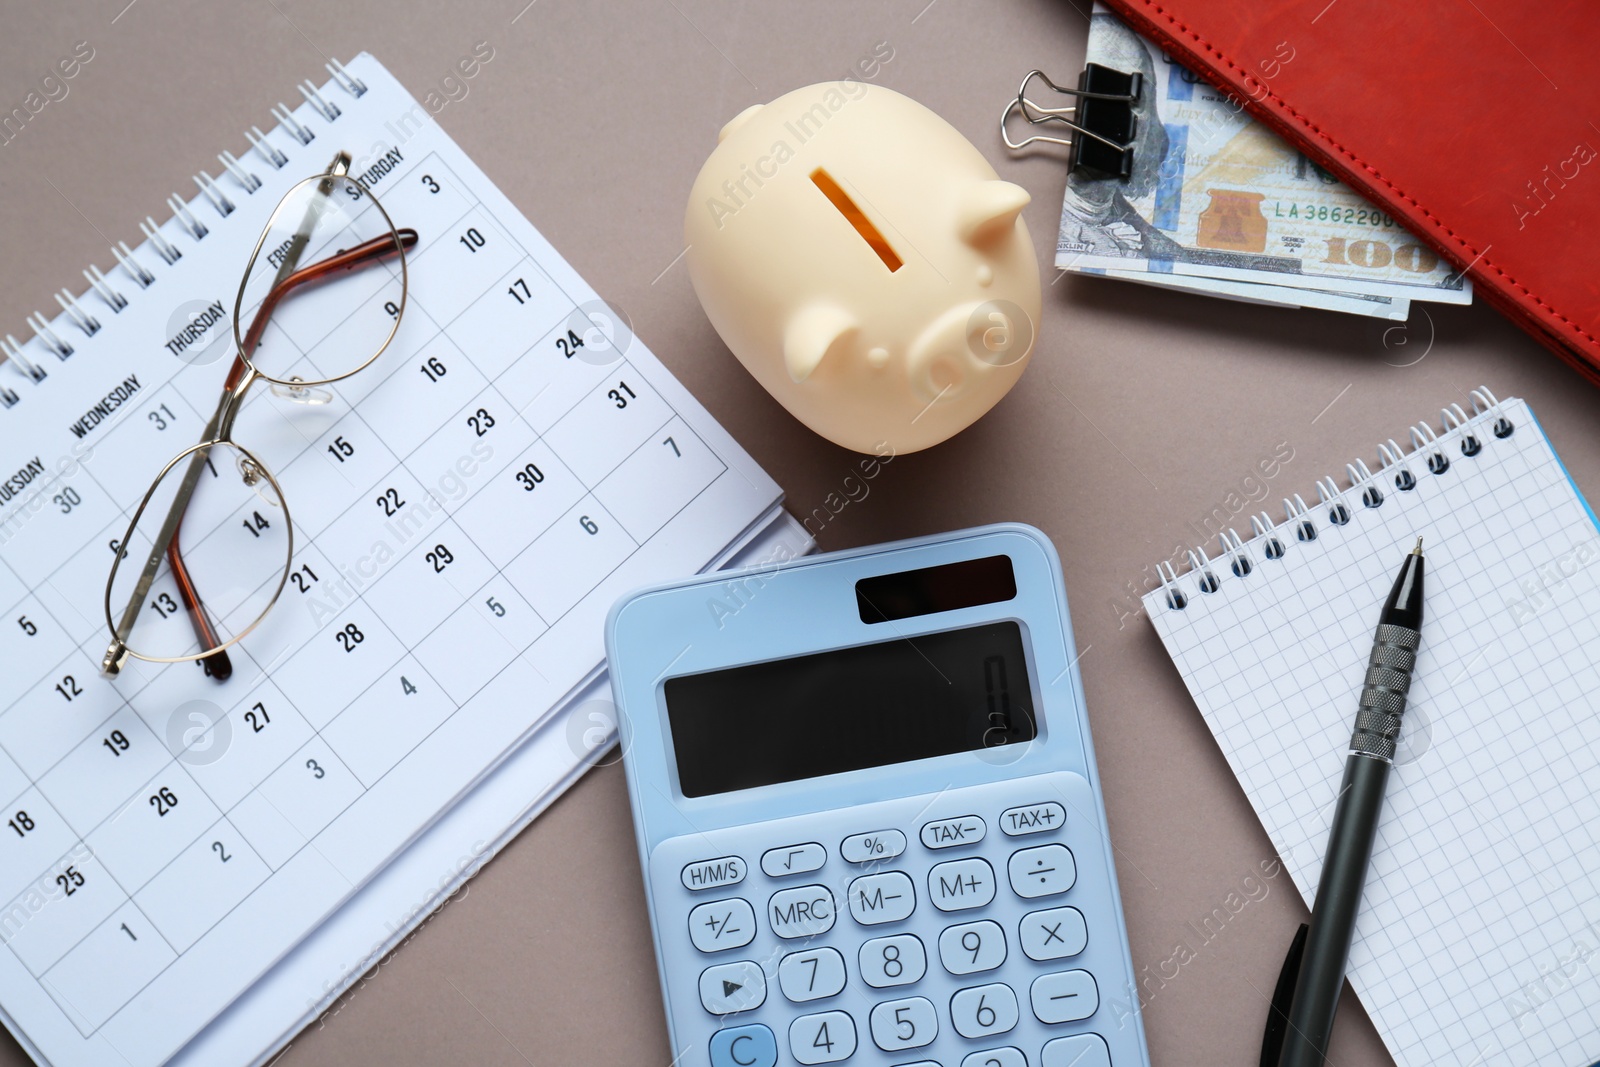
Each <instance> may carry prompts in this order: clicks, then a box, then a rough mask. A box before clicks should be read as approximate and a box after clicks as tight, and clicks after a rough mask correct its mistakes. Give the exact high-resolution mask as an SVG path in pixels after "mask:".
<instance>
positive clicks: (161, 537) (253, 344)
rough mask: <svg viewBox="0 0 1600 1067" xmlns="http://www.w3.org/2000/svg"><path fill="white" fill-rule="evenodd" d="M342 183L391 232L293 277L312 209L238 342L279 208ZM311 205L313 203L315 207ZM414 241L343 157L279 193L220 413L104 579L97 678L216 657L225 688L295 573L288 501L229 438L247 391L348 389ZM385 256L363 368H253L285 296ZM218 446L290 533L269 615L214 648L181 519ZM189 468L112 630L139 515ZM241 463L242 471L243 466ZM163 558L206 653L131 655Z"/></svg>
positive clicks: (393, 330)
mask: <svg viewBox="0 0 1600 1067" xmlns="http://www.w3.org/2000/svg"><path fill="white" fill-rule="evenodd" d="M339 179H343V180H346V181H349V182H350V183H352V184H353V185H354V186H355V187H356V188H358V189H359V190H361V193H362V195H364V196H366V197H367V198H368V199H369V200H370V201H371V202H372V205H373V206H374V207H376V208H377V209H378V212H379V214H380V215H382V216H383V220H384V222H385V224H386V225H387V226H388V230H389V234H388V236H387V237H383V236H380V237H375V238H373V239H371V240H369V241H365V242H362V243H361V244H360V245H357V246H356V247H355V248H351V249H345V250H341V251H339V252H337V253H335V254H334V255H332V256H329V257H327V258H326V259H322V260H319V261H317V262H315V263H312V264H311V265H310V266H307V267H301V268H299V269H298V270H297V269H295V268H296V267H297V265H298V263H299V258H300V255H301V254H302V253H303V252H304V249H305V244H306V241H307V240H308V239H309V236H310V234H309V230H310V228H311V226H313V225H314V223H315V208H314V207H313V209H312V210H310V211H308V212H307V216H306V219H305V220H304V221H303V222H302V223H301V226H300V229H299V230H298V231H296V235H295V238H294V239H292V241H291V245H290V248H289V249H288V251H287V252H286V254H285V256H284V260H283V262H282V264H280V266H279V269H278V274H277V276H276V278H275V279H274V280H273V283H272V286H271V288H269V289H268V290H267V292H266V294H265V295H264V296H263V297H262V299H261V306H260V308H259V309H258V310H257V312H256V315H255V317H254V318H253V319H252V320H251V323H250V327H249V329H247V330H246V331H244V333H243V334H241V333H240V319H241V313H242V311H243V307H244V299H245V290H246V288H247V287H248V285H249V283H250V277H251V273H252V272H253V270H254V268H255V265H256V260H257V259H258V258H259V257H260V255H261V249H262V248H263V247H264V246H265V244H266V241H267V236H268V235H269V234H270V233H272V229H273V223H274V222H275V221H276V220H277V218H278V214H279V212H281V211H282V210H283V208H284V205H285V204H287V203H288V202H289V200H290V198H291V197H293V196H294V195H295V194H296V193H297V192H298V191H299V190H300V189H301V188H302V187H304V186H307V185H311V184H314V183H322V184H323V185H324V188H323V189H322V190H321V195H323V196H324V197H329V196H331V195H332V187H333V184H334V182H335V181H336V180H339ZM313 204H315V201H314V202H313ZM416 242H417V233H416V231H415V230H412V229H404V230H402V229H399V228H397V227H396V226H395V224H394V220H393V219H392V218H391V217H390V216H389V212H388V209H386V208H385V207H384V206H383V204H382V203H381V202H380V201H379V200H378V197H377V195H376V194H375V193H373V192H372V190H371V189H369V188H368V187H367V185H366V183H365V182H363V181H362V180H361V179H360V178H357V177H353V176H351V174H350V154H349V153H348V152H343V151H341V152H339V153H337V154H336V155H335V156H334V158H333V162H332V163H330V164H329V166H328V169H327V170H325V171H323V172H322V173H320V174H314V175H311V176H309V177H306V178H303V179H301V180H300V181H298V182H296V183H295V184H294V185H292V186H290V187H289V189H288V190H287V191H285V192H284V194H283V197H282V198H281V199H280V200H279V201H278V204H277V206H275V207H274V208H273V209H272V213H271V214H270V215H268V217H267V223H266V225H265V226H264V227H262V230H261V236H260V237H258V238H257V239H256V244H255V248H254V249H252V250H251V253H250V259H249V260H248V262H247V263H246V265H245V270H244V275H243V277H242V278H241V279H240V281H239V291H238V294H237V295H236V296H235V298H234V304H233V339H234V345H235V353H234V360H233V365H232V367H231V368H230V369H229V371H228V377H227V378H226V379H225V380H224V382H223V392H222V397H221V399H220V400H218V402H217V407H216V410H215V411H214V412H213V414H212V416H211V419H210V421H209V422H208V423H207V424H206V429H205V432H204V437H203V439H202V440H201V441H200V442H199V443H198V444H194V445H191V446H189V447H188V448H185V449H184V450H182V451H181V452H179V453H178V454H177V455H176V456H173V457H172V459H170V460H168V461H167V463H166V465H165V466H163V467H162V468H161V471H160V472H159V473H158V474H157V475H156V476H155V478H154V479H153V480H152V481H151V483H150V488H149V489H147V490H146V491H145V494H144V497H143V499H142V500H140V502H139V506H138V508H137V509H135V511H134V513H133V518H132V519H131V520H130V521H129V523H128V529H127V532H126V533H125V534H124V535H123V539H122V540H121V541H120V542H118V549H117V552H116V556H115V558H114V559H113V561H112V564H111V573H110V574H109V575H108V576H107V578H106V590H105V597H104V610H105V621H106V627H107V629H109V630H110V631H111V643H110V644H109V645H108V646H107V648H106V653H105V656H104V657H103V658H102V660H101V663H100V670H101V673H102V674H104V675H106V676H107V677H114V676H116V675H117V674H118V673H120V671H121V670H122V667H123V666H124V665H125V664H126V662H127V659H128V657H129V656H132V657H133V658H135V659H139V660H143V661H145V662H147V663H192V662H195V661H199V660H208V659H215V660H216V663H214V664H208V665H207V666H208V672H207V673H209V674H211V675H212V676H213V677H216V678H217V679H218V680H219V681H225V680H226V679H227V678H228V676H229V675H231V674H232V670H233V668H232V664H231V661H229V659H228V657H227V649H229V648H231V647H232V646H234V645H235V644H238V643H239V641H241V640H243V639H244V638H245V637H247V636H248V635H249V634H250V633H252V632H253V631H254V630H255V629H256V628H257V627H258V626H260V625H261V623H262V622H263V621H264V620H265V619H266V617H267V616H268V615H269V614H271V612H272V609H273V608H274V607H276V606H277V603H278V599H279V598H280V597H281V596H282V595H283V590H284V587H285V586H286V585H287V584H288V582H289V574H290V572H291V571H292V570H293V564H294V522H293V519H292V517H291V515H290V512H289V502H288V500H287V498H286V497H285V496H284V492H283V487H282V486H281V485H280V484H279V483H278V479H277V477H276V476H274V475H273V473H272V471H271V470H270V469H269V468H268V467H267V465H266V464H265V463H263V462H262V461H261V460H260V459H259V458H258V457H257V456H256V455H255V454H254V453H253V452H251V451H250V450H249V449H247V448H245V447H244V446H243V445H241V444H239V443H238V442H237V441H235V440H234V439H233V423H234V419H235V418H236V417H237V416H238V413H239V411H240V409H241V408H242V407H243V405H244V401H245V398H246V396H247V395H248V393H249V391H250V388H251V387H252V386H253V385H255V383H256V382H258V381H266V382H268V383H270V384H271V385H273V386H279V387H282V388H283V389H286V390H288V391H289V392H288V395H289V396H290V398H291V399H296V400H299V399H302V398H303V397H304V396H305V394H306V393H307V392H308V391H309V390H311V389H313V388H317V387H320V386H325V385H332V384H333V383H335V382H340V381H344V380H345V379H347V378H350V377H353V376H354V375H356V374H359V373H361V372H362V371H364V370H366V369H367V368H368V367H370V366H371V365H372V364H373V363H374V362H376V361H377V359H378V357H379V356H381V355H383V353H384V352H385V351H386V350H387V349H388V347H389V345H390V343H391V342H392V341H393V340H394V338H395V335H396V334H397V333H398V332H399V330H400V322H401V320H402V319H403V318H404V316H405V308H406V300H407V297H408V294H409V292H410V284H409V274H408V269H407V265H406V249H407V248H409V247H412V246H414V245H415V244H416ZM390 253H397V254H398V255H399V259H400V299H399V302H398V304H397V309H396V310H395V312H394V315H393V319H394V321H393V323H391V324H390V327H389V333H388V336H386V337H385V338H384V340H383V343H382V344H381V345H379V346H378V348H377V349H376V351H374V352H373V353H372V355H370V356H369V357H368V358H367V359H366V360H365V361H363V362H362V363H361V364H359V365H358V366H356V367H354V368H352V369H350V370H348V371H345V372H344V373H342V374H337V375H334V376H332V377H328V378H320V379H316V380H313V381H305V380H302V379H299V378H279V377H276V376H274V375H271V374H268V373H266V372H265V371H263V370H261V369H260V368H258V367H257V366H256V365H255V363H254V362H253V360H252V356H253V355H254V354H255V349H256V348H257V347H258V346H259V345H260V343H261V337H262V335H263V334H264V333H265V332H266V327H267V324H268V320H269V319H270V318H271V316H272V312H273V311H274V310H275V309H276V308H277V306H278V304H279V303H280V302H281V301H282V300H283V298H284V297H285V296H287V295H289V293H290V292H292V291H293V290H294V289H296V288H297V287H299V286H301V285H303V284H306V283H309V282H314V281H317V280H319V279H322V278H324V277H326V276H328V275H330V274H332V273H333V272H334V271H337V270H340V269H346V270H348V269H353V268H355V267H357V266H361V265H366V264H368V263H370V262H376V261H377V260H378V258H379V257H381V256H383V255H386V254H390ZM274 391H276V390H274ZM218 445H227V446H230V447H232V448H233V449H235V450H237V451H238V453H239V455H240V457H241V458H242V460H243V462H242V463H241V464H240V474H241V476H242V477H243V478H244V481H245V484H246V485H248V486H251V487H254V486H255V485H257V484H258V481H257V478H265V479H266V481H267V483H268V484H269V485H270V486H271V487H272V491H273V493H274V494H275V495H276V497H277V501H278V504H279V506H280V507H281V508H282V509H283V521H284V523H285V525H286V533H287V546H286V549H285V557H284V567H283V570H282V572H281V573H280V574H279V576H278V584H277V587H276V588H275V589H274V590H273V593H272V597H271V599H270V600H268V602H267V605H266V607H264V608H262V610H261V612H260V614H258V615H257V616H256V618H255V619H254V620H253V621H252V622H251V623H250V625H248V626H246V627H244V628H243V629H242V630H240V631H239V632H238V633H236V634H234V635H233V636H232V637H230V638H229V639H228V640H226V641H220V642H219V641H218V640H217V636H218V635H217V634H216V633H215V631H214V630H213V629H212V625H211V621H210V619H209V617H208V616H207V613H206V608H205V604H204V602H203V601H202V600H201V599H200V594H199V592H198V591H197V590H196V589H195V588H194V582H193V579H192V578H191V577H190V575H189V573H188V568H187V566H186V565H185V564H184V562H183V556H182V553H181V549H180V547H179V544H180V542H179V537H178V534H179V530H180V528H181V526H182V523H183V518H184V516H185V514H187V512H188V508H189V503H190V501H191V500H192V498H193V496H194V493H195V490H196V488H197V486H198V481H199V474H200V469H201V468H202V467H203V466H204V465H205V463H206V462H208V461H209V459H210V452H211V449H213V448H215V447H216V446H218ZM185 460H189V461H190V467H189V470H188V471H186V472H185V474H184V477H183V478H182V479H181V480H180V482H179V485H178V491H177V493H176V494H175V496H174V499H173V501H172V504H171V505H170V507H169V509H168V512H167V516H166V518H165V520H164V521H163V523H162V526H161V530H160V531H159V532H158V533H157V535H156V538H155V541H154V542H153V543H152V545H151V549H150V554H149V558H148V559H147V560H146V561H145V565H144V571H143V573H141V574H140V576H139V579H138V581H137V582H136V583H135V584H134V591H133V595H132V596H131V597H130V599H129V601H128V604H127V606H126V607H125V608H124V609H123V618H122V622H121V623H120V624H118V623H116V622H114V621H113V615H112V610H111V598H112V589H113V586H114V585H115V583H116V580H117V573H118V570H119V569H120V568H121V566H122V563H123V561H124V560H125V559H126V558H127V555H128V552H127V549H126V547H125V546H126V545H127V544H128V542H129V540H131V539H132V537H133V534H134V531H135V530H137V529H138V527H139V521H140V519H142V518H143V517H144V513H145V510H146V509H147V508H148V507H149V506H150V502H151V500H152V498H153V497H154V496H155V493H156V490H157V489H158V488H160V486H161V483H162V482H163V481H164V480H165V479H166V477H167V475H168V474H169V473H171V472H172V470H173V469H174V468H175V467H177V466H178V465H179V464H181V463H183V462H184V461H185ZM246 464H248V467H247V466H246ZM163 556H165V557H166V558H167V559H168V561H169V564H170V567H171V570H172V573H173V577H174V580H175V581H176V582H177V583H178V591H179V594H180V596H181V597H182V598H183V601H184V608H185V610H186V612H187V613H188V615H189V618H190V621H191V623H192V624H193V626H194V628H195V631H196V636H197V637H198V638H199V640H200V643H201V644H202V645H203V646H204V645H208V644H209V645H210V646H211V647H208V648H202V650H201V651H200V652H197V653H195V654H193V655H184V656H150V655H145V654H142V653H140V652H137V651H135V650H134V649H132V648H130V647H129V646H128V644H127V639H128V637H130V636H131V635H132V630H133V625H134V622H135V621H136V619H137V616H138V613H139V611H140V610H141V609H142V605H143V601H144V598H145V595H146V594H148V593H149V591H150V586H151V585H152V584H153V583H154V582H155V577H156V572H157V571H159V570H160V568H161V559H162V557H163Z"/></svg>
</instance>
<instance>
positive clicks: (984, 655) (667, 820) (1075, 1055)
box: [606, 525, 1149, 1067]
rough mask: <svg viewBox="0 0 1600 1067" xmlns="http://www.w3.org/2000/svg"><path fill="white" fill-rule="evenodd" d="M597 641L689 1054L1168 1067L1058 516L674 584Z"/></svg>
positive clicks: (674, 1017)
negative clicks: (1156, 1057) (1163, 1066)
mask: <svg viewBox="0 0 1600 1067" xmlns="http://www.w3.org/2000/svg"><path fill="white" fill-rule="evenodd" d="M606 641H607V652H608V654H609V656H610V662H611V679H612V686H613V689H614V692H615V697H616V702H617V707H618V709H619V712H620V716H619V721H620V723H621V732H622V744H623V746H624V747H623V759H624V762H625V764H626V766H627V772H628V791H629V794H630V796H631V797H632V801H633V814H634V825H635V828H636V831H637V834H638V839H639V855H640V860H641V862H642V864H643V867H644V876H645V890H646V893H647V895H648V898H649V903H650V919H651V925H652V928H653V930H654V933H655V947H656V961H657V964H658V965H659V967H660V971H661V990H662V995H663V996H664V997H665V999H666V1007H667V1021H668V1024H669V1025H670V1027H671V1032H672V1042H673V1053H674V1055H675V1056H676V1059H675V1061H674V1062H675V1063H676V1064H680V1065H683V1067H776V1065H778V1064H783V1065H785V1067H787V1065H790V1064H818V1063H845V1062H849V1063H856V1064H873V1065H877V1064H884V1065H890V1064H893V1065H902V1064H904V1065H912V1064H914V1065H917V1067H1108V1065H1115V1067H1148V1064H1149V1053H1148V1051H1147V1049H1146V1047H1145V1039H1144V1031H1143V1028H1142V1026H1141V1023H1140V1018H1139V1014H1138V1004H1137V990H1136V988H1135V985H1134V976H1133V965H1132V962H1131V960H1130V957H1129V953H1128V935H1127V930H1126V928H1125V926H1124V924H1123V918H1122V909H1121V905H1120V903H1119V899H1118V896H1117V879H1116V873H1115V871H1114V869H1113V867H1112V854H1111V845H1110V841H1109V839H1108V838H1107V833H1106V816H1105V807H1104V804H1103V802H1102V798H1101V794H1100V784H1099V775H1098V773H1097V771H1096V769H1095V763H1094V747H1093V745H1092V744H1091V742H1090V739H1089V721H1088V718H1087V716H1086V715H1085V713H1084V705H1083V686H1082V684H1081V682H1080V680H1079V677H1078V669H1077V664H1076V657H1075V653H1074V648H1075V646H1074V645H1073V641H1072V626H1071V622H1070V620H1069V619H1068V617H1067V600H1066V592H1065V589H1064V587H1063V585H1062V579H1061V562H1060V560H1059V559H1058V558H1057V556H1056V553H1055V549H1054V548H1053V547H1052V546H1051V544H1050V542H1049V540H1047V539H1046V538H1045V536H1044V535H1043V534H1042V533H1040V532H1039V531H1038V530H1035V529H1033V528H1032V527H1029V526H1021V525H1003V526H989V527H984V528H982V529H976V530H968V531H965V532H962V533H954V534H949V535H946V536H943V537H928V538H921V539H917V540H912V541H902V542H898V543H896V544H890V545H882V546H878V547H874V548H867V549H860V550H856V551H850V552H838V553H833V554H830V555H823V556H815V557H810V558H806V559H803V560H796V561H792V562H789V563H787V564H785V565H783V566H781V567H771V568H764V569H755V570H747V571H743V572H736V573H732V574H728V573H722V574H716V575H706V576H703V577H700V578H694V579H690V580H688V581H683V582H675V583H671V584H668V585H660V586H655V587H652V588H649V589H645V590H643V591H641V592H638V593H635V594H633V595H631V596H629V597H627V598H626V599H624V600H623V601H622V602H620V603H619V604H618V605H617V606H616V607H615V608H613V609H612V612H611V617H610V620H609V622H608V626H607V634H606Z"/></svg>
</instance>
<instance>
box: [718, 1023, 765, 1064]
mask: <svg viewBox="0 0 1600 1067" xmlns="http://www.w3.org/2000/svg"><path fill="white" fill-rule="evenodd" d="M777 1062H778V1039H777V1038H775V1037H773V1036H772V1031H771V1030H769V1029H767V1028H766V1027H765V1026H735V1027H731V1028H729V1029H727V1030H718V1031H717V1032H716V1033H714V1034H712V1035H711V1067H774V1065H775V1064H776V1063H777Z"/></svg>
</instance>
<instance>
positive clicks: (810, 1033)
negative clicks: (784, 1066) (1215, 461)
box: [789, 1011, 856, 1064]
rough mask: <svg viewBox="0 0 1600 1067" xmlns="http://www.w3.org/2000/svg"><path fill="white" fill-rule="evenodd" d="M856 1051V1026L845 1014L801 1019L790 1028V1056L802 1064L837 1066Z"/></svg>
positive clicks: (827, 1012)
mask: <svg viewBox="0 0 1600 1067" xmlns="http://www.w3.org/2000/svg"><path fill="white" fill-rule="evenodd" d="M855 1051H856V1022H855V1020H854V1019H852V1018H850V1016H848V1015H846V1014H845V1013H844V1012H842V1011H825V1012H822V1013H820V1014H817V1015H802V1016H800V1018H798V1019H796V1020H795V1021H794V1022H792V1023H790V1024H789V1052H790V1053H791V1054H792V1055H793V1056H794V1058H795V1059H796V1060H797V1061H799V1062H800V1063H804V1064H812V1063H838V1062H839V1061H840V1060H847V1059H849V1058H850V1057H851V1056H853V1055H855Z"/></svg>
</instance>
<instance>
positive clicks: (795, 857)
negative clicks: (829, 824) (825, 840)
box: [761, 842, 828, 878]
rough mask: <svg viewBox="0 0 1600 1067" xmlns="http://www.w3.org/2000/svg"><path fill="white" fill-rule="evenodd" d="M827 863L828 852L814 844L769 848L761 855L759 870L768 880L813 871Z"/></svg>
mask: <svg viewBox="0 0 1600 1067" xmlns="http://www.w3.org/2000/svg"><path fill="white" fill-rule="evenodd" d="M826 862H828V850H827V849H825V848H823V847H822V846H821V845H819V844H817V843H816V842H812V843H811V844H807V845H785V846H783V847H782V848H769V849H767V851H765V852H763V853H762V854H761V869H762V870H763V871H764V872H766V875H767V877H768V878H787V877H788V876H789V875H791V874H804V873H806V872H807V871H814V870H816V869H817V868H818V867H821V866H822V865H823V864H824V863H826Z"/></svg>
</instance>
